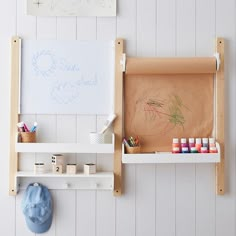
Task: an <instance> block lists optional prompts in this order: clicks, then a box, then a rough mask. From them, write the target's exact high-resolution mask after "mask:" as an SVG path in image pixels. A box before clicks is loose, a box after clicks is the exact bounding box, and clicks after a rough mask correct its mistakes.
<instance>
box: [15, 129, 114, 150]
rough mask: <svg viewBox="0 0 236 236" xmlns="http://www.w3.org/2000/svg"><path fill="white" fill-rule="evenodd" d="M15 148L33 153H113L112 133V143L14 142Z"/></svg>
mask: <svg viewBox="0 0 236 236" xmlns="http://www.w3.org/2000/svg"><path fill="white" fill-rule="evenodd" d="M15 149H16V152H34V153H36V152H37V153H39V152H40V153H114V134H112V143H104V144H90V143H16V147H15Z"/></svg>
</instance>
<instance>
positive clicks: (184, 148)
mask: <svg viewBox="0 0 236 236" xmlns="http://www.w3.org/2000/svg"><path fill="white" fill-rule="evenodd" d="M180 143H181V152H182V153H186V152H187V153H188V144H187V139H186V138H181V139H180Z"/></svg>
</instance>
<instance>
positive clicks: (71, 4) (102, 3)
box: [27, 0, 116, 16]
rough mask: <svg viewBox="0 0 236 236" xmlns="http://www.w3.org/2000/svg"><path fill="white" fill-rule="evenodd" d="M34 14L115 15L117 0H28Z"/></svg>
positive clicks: (31, 12)
mask: <svg viewBox="0 0 236 236" xmlns="http://www.w3.org/2000/svg"><path fill="white" fill-rule="evenodd" d="M27 14H28V15H34V16H115V15H116V0H27Z"/></svg>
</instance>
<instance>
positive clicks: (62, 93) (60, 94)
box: [50, 75, 98, 104]
mask: <svg viewBox="0 0 236 236" xmlns="http://www.w3.org/2000/svg"><path fill="white" fill-rule="evenodd" d="M97 84H98V78H97V76H96V75H94V76H92V77H91V78H90V79H85V78H80V79H78V80H74V81H65V80H64V81H63V82H62V81H56V82H54V83H53V84H52V86H51V90H50V97H51V99H52V101H54V103H56V104H75V103H78V101H79V98H80V93H81V91H82V89H83V87H90V88H94V87H96V86H97Z"/></svg>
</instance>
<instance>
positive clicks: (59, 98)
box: [51, 82, 79, 104]
mask: <svg viewBox="0 0 236 236" xmlns="http://www.w3.org/2000/svg"><path fill="white" fill-rule="evenodd" d="M51 98H52V100H53V101H54V102H55V103H56V104H71V103H74V101H75V100H76V99H78V98H79V89H78V87H77V86H76V84H75V83H73V82H57V83H55V85H53V86H52V89H51Z"/></svg>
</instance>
